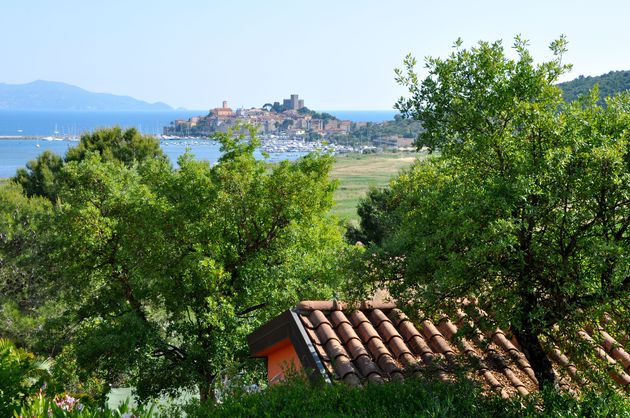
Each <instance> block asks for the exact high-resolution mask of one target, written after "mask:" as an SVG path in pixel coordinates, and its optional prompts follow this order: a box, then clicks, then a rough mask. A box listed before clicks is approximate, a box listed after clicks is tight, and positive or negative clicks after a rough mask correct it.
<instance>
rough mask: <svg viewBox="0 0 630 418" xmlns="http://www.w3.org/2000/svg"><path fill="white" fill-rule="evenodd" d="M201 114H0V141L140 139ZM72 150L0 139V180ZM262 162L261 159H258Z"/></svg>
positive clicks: (365, 116) (198, 144)
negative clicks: (107, 132)
mask: <svg viewBox="0 0 630 418" xmlns="http://www.w3.org/2000/svg"><path fill="white" fill-rule="evenodd" d="M326 112H328V113H331V114H333V115H335V116H336V117H338V118H340V119H349V120H352V121H354V122H382V121H385V120H391V119H393V118H394V115H395V114H396V113H397V112H395V111H393V110H391V111H390V110H375V111H368V110H360V111H357V110H329V111H326ZM207 113H208V112H207V111H204V110H182V111H179V110H176V111H152V112H139V111H138V112H71V111H57V112H54V111H0V137H28V136H37V137H47V136H64V137H72V136H74V137H77V136H79V135H81V133H83V132H86V131H93V130H94V129H97V128H102V127H107V126H115V125H118V126H121V127H123V128H132V127H133V128H136V129H138V130H139V131H141V132H143V133H145V134H153V135H156V134H160V133H162V128H163V127H164V126H167V125H168V124H169V123H170V122H171V121H173V120H175V119H188V118H190V117H192V116H198V115H206V114H207ZM74 145H76V142H72V141H56V140H52V141H47V140H42V139H39V140H35V139H2V140H0V178H7V177H11V176H13V175H15V171H16V170H17V169H18V168H19V167H24V166H25V165H26V163H27V162H28V161H30V160H32V159H35V158H36V157H37V156H38V155H39V154H40V153H41V152H43V151H44V150H50V151H53V152H55V153H57V154H59V155H63V154H65V152H66V150H67V149H68V147H71V146H74ZM162 149H163V150H164V152H165V153H166V155H168V156H169V158H170V159H171V162H173V164H175V163H176V161H177V158H178V157H179V156H180V155H182V154H183V153H184V152H185V151H186V149H190V150H191V152H192V153H193V154H194V155H195V157H196V158H198V159H202V160H208V161H210V162H215V161H217V160H218V158H219V157H220V155H221V153H220V151H219V145H218V144H217V143H216V142H214V141H210V140H177V141H173V140H169V141H162ZM300 155H302V154H300V153H281V154H273V155H272V157H271V160H272V161H273V160H279V159H295V158H298V157H299V156H300ZM258 156H259V157H260V158H262V155H261V154H258Z"/></svg>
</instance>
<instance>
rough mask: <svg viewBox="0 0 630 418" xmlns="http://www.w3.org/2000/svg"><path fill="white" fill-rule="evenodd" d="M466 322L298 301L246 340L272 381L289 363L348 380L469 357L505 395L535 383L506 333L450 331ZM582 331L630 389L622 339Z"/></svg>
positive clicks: (559, 367)
mask: <svg viewBox="0 0 630 418" xmlns="http://www.w3.org/2000/svg"><path fill="white" fill-rule="evenodd" d="M467 322H468V323H469V322H470V320H469V318H467V317H466V316H465V315H464V314H463V312H462V313H461V316H460V317H459V318H458V319H457V320H453V321H451V320H450V319H448V318H444V319H443V320H441V321H439V322H438V323H434V322H432V321H430V320H428V319H425V320H423V321H421V322H420V323H419V324H416V323H414V322H412V321H411V320H410V319H409V318H408V317H407V316H406V315H405V314H404V313H403V312H402V311H401V310H399V309H397V307H396V305H395V304H394V303H393V302H387V301H373V302H363V303H360V304H358V305H356V304H355V305H347V304H344V303H342V302H337V301H303V302H300V303H299V304H298V305H297V306H296V307H295V308H294V309H291V310H288V311H285V312H284V313H282V314H281V315H279V316H277V317H276V318H274V319H272V320H271V321H269V322H268V323H266V324H264V325H263V326H261V327H260V328H258V329H257V330H255V331H254V332H253V333H252V334H250V335H249V336H248V344H249V348H250V354H251V355H252V357H257V358H264V359H266V363H267V373H268V381H269V383H270V384H274V383H277V382H279V381H281V380H282V379H284V378H285V374H286V373H287V370H291V369H295V370H303V371H305V372H306V373H307V375H308V376H309V377H310V379H312V380H317V379H320V378H322V379H324V381H327V382H330V381H332V380H341V381H344V382H346V383H347V384H349V385H351V386H358V385H361V384H362V383H363V382H365V381H372V382H382V381H386V380H394V381H396V380H403V379H405V378H406V377H407V376H409V375H426V374H427V373H431V374H433V375H434V376H435V377H437V378H439V379H442V380H450V379H453V378H455V375H456V373H457V371H458V370H460V371H461V370H463V369H462V368H461V367H460V366H461V365H463V364H467V365H468V366H472V372H471V371H470V370H471V369H470V367H469V368H468V369H466V370H468V374H469V376H470V377H472V378H474V379H476V380H477V381H479V383H481V384H482V385H483V386H484V387H485V388H487V389H489V390H494V391H496V392H498V393H500V394H501V396H503V397H509V396H511V395H513V394H516V393H519V394H521V395H526V394H528V393H529V392H531V391H535V390H537V387H538V384H537V380H536V377H535V375H534V371H533V369H532V367H531V366H530V364H529V362H528V361H527V358H526V356H525V355H524V354H523V352H522V351H521V349H520V347H519V345H518V342H517V341H516V340H515V339H514V338H512V337H511V336H510V335H509V333H507V332H505V331H503V330H500V329H496V330H494V332H490V333H488V332H486V333H483V332H481V331H479V330H478V329H477V332H476V335H475V336H474V337H472V338H453V337H454V335H455V334H456V333H457V331H458V326H459V325H460V324H462V323H467ZM581 337H582V338H583V339H585V341H590V342H591V343H592V344H593V346H594V348H595V351H596V354H597V356H599V357H600V358H601V359H603V360H604V361H606V362H608V363H609V364H610V365H611V369H610V374H611V376H612V377H613V379H614V380H615V381H616V382H617V383H619V384H620V385H621V387H623V388H625V389H626V390H628V389H630V375H628V373H629V372H630V355H628V353H626V352H625V351H624V350H623V348H622V345H621V344H619V343H618V342H617V341H616V340H615V339H614V338H613V337H612V336H611V335H609V334H607V333H606V332H605V331H604V330H603V329H598V330H595V329H587V330H585V331H583V332H582V333H581ZM596 341H597V342H596ZM600 342H601V343H600ZM549 357H550V359H551V360H552V362H553V364H554V368H555V370H556V372H557V373H558V374H559V376H560V385H561V386H565V387H567V389H569V390H571V388H572V387H576V386H578V385H579V382H580V376H579V375H578V371H577V368H576V367H575V366H574V365H573V364H572V363H571V362H570V360H569V359H568V358H567V357H566V356H565V355H564V354H563V353H561V352H560V351H559V350H557V349H555V350H553V351H552V352H551V353H549Z"/></svg>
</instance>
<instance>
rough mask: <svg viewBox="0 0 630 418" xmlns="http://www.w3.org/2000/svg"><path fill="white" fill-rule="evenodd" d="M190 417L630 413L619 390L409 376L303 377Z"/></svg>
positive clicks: (202, 408)
mask: <svg viewBox="0 0 630 418" xmlns="http://www.w3.org/2000/svg"><path fill="white" fill-rule="evenodd" d="M184 412H185V413H186V415H187V416H188V417H245V416H247V417H254V416H255V417H274V418H276V417H294V416H308V417H339V416H344V417H418V416H423V417H424V416H430V417H458V418H459V417H497V416H499V417H535V416H554V417H581V416H630V415H629V410H628V403H627V399H626V398H624V397H623V395H620V394H618V393H608V394H594V393H590V394H586V395H584V396H583V397H582V398H580V399H575V398H573V397H571V396H570V395H565V394H559V393H557V392H553V391H552V392H545V393H542V394H541V393H538V394H534V395H532V396H530V397H527V398H521V397H514V398H513V399H508V400H505V399H501V398H500V397H498V396H495V395H488V394H484V393H482V391H481V388H480V387H479V386H478V385H477V384H476V383H474V382H471V381H467V380H462V381H459V382H441V381H435V382H431V381H426V380H417V379H408V380H406V381H405V382H403V383H393V382H390V383H386V384H381V385H367V386H366V387H364V388H350V387H348V386H346V385H344V384H341V383H335V384H332V385H322V386H318V387H313V386H311V385H309V384H307V383H304V382H303V381H299V380H297V381H292V382H288V383H283V384H280V385H277V386H273V387H271V388H269V389H267V390H265V391H263V392H258V393H253V394H247V393H242V394H240V395H236V396H233V397H231V398H229V399H225V400H224V402H223V403H221V404H216V405H211V404H205V405H200V404H199V403H198V402H195V403H191V404H189V405H188V406H186V407H185V408H184Z"/></svg>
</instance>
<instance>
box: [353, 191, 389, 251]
mask: <svg viewBox="0 0 630 418" xmlns="http://www.w3.org/2000/svg"><path fill="white" fill-rule="evenodd" d="M396 204H397V201H396V199H395V198H394V197H393V196H392V192H391V189H389V188H381V189H379V188H375V187H372V188H370V190H369V191H368V193H367V195H366V196H365V197H364V198H363V199H361V200H360V201H359V205H358V206H357V214H358V215H359V218H360V219H361V220H360V223H359V228H353V227H350V228H348V230H347V231H346V238H347V239H348V241H349V242H350V243H355V242H357V241H360V242H362V243H364V244H376V245H380V244H381V242H382V239H383V237H385V236H387V235H389V234H390V233H391V231H393V230H394V229H396V226H397V225H398V223H399V219H398V218H397V215H398V214H397V213H396V211H395V209H396Z"/></svg>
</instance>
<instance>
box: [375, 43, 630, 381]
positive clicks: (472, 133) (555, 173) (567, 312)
mask: <svg viewBox="0 0 630 418" xmlns="http://www.w3.org/2000/svg"><path fill="white" fill-rule="evenodd" d="M514 50H515V52H516V55H517V57H516V58H515V59H510V58H508V57H507V56H506V55H505V51H504V48H503V46H502V44H501V42H495V43H486V42H480V43H479V44H478V45H477V46H475V47H473V48H471V49H462V47H461V41H458V42H457V43H456V45H455V51H454V52H453V53H452V54H451V55H450V56H449V57H448V58H446V59H439V58H428V59H427V62H426V64H427V70H428V73H429V75H428V77H427V78H425V79H424V80H423V81H421V80H420V78H419V77H418V75H417V74H416V72H415V64H416V61H415V59H414V58H412V57H411V56H408V57H407V58H406V59H405V71H401V70H397V81H398V82H399V83H400V84H402V85H403V86H405V87H406V88H408V89H409V92H410V97H408V98H401V99H400V100H399V101H398V103H397V105H396V107H397V108H398V109H399V110H400V111H401V112H402V113H403V114H404V115H405V116H407V117H413V118H415V119H418V120H419V121H421V122H422V124H423V127H424V129H425V130H424V131H423V132H422V133H421V134H420V135H419V137H418V140H417V142H416V145H417V147H418V148H421V147H428V148H429V149H431V150H439V152H440V155H439V156H436V157H433V158H429V159H427V160H426V161H419V162H417V163H416V164H415V165H414V166H413V167H412V168H411V169H410V170H408V171H406V172H404V173H403V174H401V175H400V176H399V177H398V178H397V179H396V180H395V181H394V182H393V183H392V190H391V194H392V196H394V197H395V198H396V199H399V202H398V203H397V204H396V205H395V206H394V210H396V211H397V214H396V216H399V217H400V218H399V219H400V220H401V221H400V224H399V225H398V227H397V228H395V230H394V231H391V232H389V233H387V232H386V234H385V237H384V238H383V244H382V245H381V246H380V247H373V249H374V251H373V252H376V253H378V254H380V255H381V260H382V264H383V265H384V266H387V267H389V268H391V269H392V271H391V274H390V275H389V276H388V277H389V280H386V282H387V284H388V285H389V288H390V292H391V293H392V295H393V296H394V297H395V298H397V299H399V301H400V302H399V303H400V305H401V306H407V307H408V308H409V310H410V311H411V312H417V311H418V310H419V309H424V310H425V312H434V313H435V312H451V313H454V312H456V310H457V309H458V308H460V307H461V306H462V300H464V298H468V300H473V301H476V302H475V303H476V306H477V308H478V309H482V310H484V311H486V312H488V313H489V314H490V318H491V320H492V322H491V323H490V325H491V326H497V325H500V326H503V327H506V328H507V327H509V329H511V331H512V332H513V334H514V335H515V336H516V338H517V339H518V341H519V343H520V345H521V347H522V348H523V350H524V352H525V353H526V355H527V357H528V359H529V361H530V363H531V365H532V367H533V369H534V371H535V375H536V377H537V379H538V382H539V385H540V386H543V385H546V384H548V383H554V382H555V381H556V379H557V376H556V375H555V373H554V370H553V369H552V366H551V363H550V361H549V360H548V358H547V356H546V351H547V350H550V349H552V348H553V346H554V345H556V344H557V345H562V346H564V347H565V348H567V349H568V348H570V347H577V345H578V344H577V340H578V339H576V334H577V330H578V329H580V328H581V327H583V326H585V325H586V324H589V323H590V324H592V325H593V326H597V323H598V320H599V318H601V317H602V315H603V314H604V312H608V313H610V314H611V315H613V317H614V318H616V325H617V326H618V330H621V331H622V332H623V333H626V332H627V330H628V329H629V325H630V324H629V321H630V315H629V312H628V308H629V306H628V300H629V296H630V262H629V260H630V228H629V227H630V146H629V131H628V126H630V95H628V94H620V95H617V96H614V97H612V98H608V99H606V104H607V105H606V106H605V107H601V106H600V105H598V103H597V101H598V95H597V90H594V91H592V92H591V94H590V95H589V96H587V97H582V99H581V100H580V101H579V102H574V103H571V104H567V103H565V102H564V101H563V99H562V94H561V91H560V89H559V88H558V87H557V86H555V85H554V83H556V82H557V80H558V77H559V76H560V75H561V74H563V73H564V72H565V71H567V70H568V68H569V67H568V66H566V65H563V64H562V62H561V58H562V54H563V52H564V51H565V50H566V40H565V39H564V38H561V39H560V40H558V41H555V42H553V43H552V44H551V50H552V52H553V59H552V60H551V61H549V62H545V63H542V64H539V65H535V64H534V62H533V58H532V56H531V55H530V53H529V51H528V50H527V47H526V42H525V41H523V40H521V39H519V38H516V42H515V44H514ZM395 257H397V258H395ZM392 260H397V261H392ZM401 260H403V261H401ZM381 279H382V277H381ZM554 328H555V329H556V330H555V331H554Z"/></svg>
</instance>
